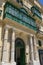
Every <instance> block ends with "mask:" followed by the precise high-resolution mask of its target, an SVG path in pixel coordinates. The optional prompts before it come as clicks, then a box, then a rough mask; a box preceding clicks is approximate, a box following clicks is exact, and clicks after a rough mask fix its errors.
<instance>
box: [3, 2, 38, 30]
mask: <svg viewBox="0 0 43 65" xmlns="http://www.w3.org/2000/svg"><path fill="white" fill-rule="evenodd" d="M4 18H9V19H11V20H13V21H14V23H15V21H16V22H17V23H19V24H22V25H23V26H26V27H28V28H31V29H33V30H35V31H37V26H36V22H35V19H33V18H32V17H31V16H30V15H28V13H27V11H26V10H25V9H23V8H17V7H16V6H13V5H12V4H11V3H8V2H7V3H6V5H5V12H4Z"/></svg>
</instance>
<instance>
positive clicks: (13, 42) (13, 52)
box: [11, 30, 15, 62]
mask: <svg viewBox="0 0 43 65" xmlns="http://www.w3.org/2000/svg"><path fill="white" fill-rule="evenodd" d="M14 59H15V31H14V30H13V32H12V48H11V62H15V60H14Z"/></svg>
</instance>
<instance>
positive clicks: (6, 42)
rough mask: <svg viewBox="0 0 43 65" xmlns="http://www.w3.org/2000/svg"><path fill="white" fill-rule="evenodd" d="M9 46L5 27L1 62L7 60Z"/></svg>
mask: <svg viewBox="0 0 43 65" xmlns="http://www.w3.org/2000/svg"><path fill="white" fill-rule="evenodd" d="M9 48H10V44H9V42H8V28H5V35H4V47H3V57H2V62H9Z"/></svg>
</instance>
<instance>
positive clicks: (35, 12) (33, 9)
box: [31, 6, 42, 20]
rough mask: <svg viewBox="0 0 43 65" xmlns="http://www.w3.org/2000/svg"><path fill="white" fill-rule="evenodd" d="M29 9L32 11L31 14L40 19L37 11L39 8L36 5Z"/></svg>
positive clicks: (39, 13)
mask: <svg viewBox="0 0 43 65" xmlns="http://www.w3.org/2000/svg"><path fill="white" fill-rule="evenodd" d="M31 11H32V13H33V15H36V16H37V17H38V18H39V19H41V20H42V17H41V12H40V11H39V8H38V7H37V6H33V7H31Z"/></svg>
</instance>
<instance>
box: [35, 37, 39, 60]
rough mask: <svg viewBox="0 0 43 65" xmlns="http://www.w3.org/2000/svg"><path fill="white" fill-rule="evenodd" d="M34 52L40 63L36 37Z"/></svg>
mask: <svg viewBox="0 0 43 65" xmlns="http://www.w3.org/2000/svg"><path fill="white" fill-rule="evenodd" d="M34 50H35V51H34V52H35V55H34V56H35V60H36V61H39V55H38V49H37V40H36V37H35V36H34Z"/></svg>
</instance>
